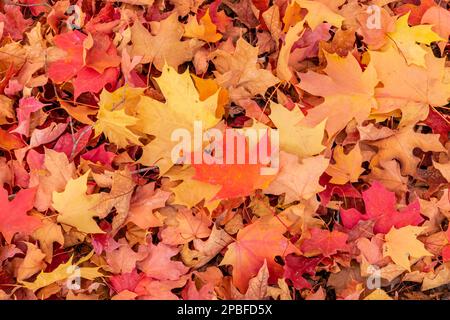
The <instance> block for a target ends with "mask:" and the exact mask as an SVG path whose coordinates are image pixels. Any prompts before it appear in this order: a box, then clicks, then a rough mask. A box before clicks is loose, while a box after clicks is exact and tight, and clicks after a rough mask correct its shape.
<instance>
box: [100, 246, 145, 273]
mask: <svg viewBox="0 0 450 320" xmlns="http://www.w3.org/2000/svg"><path fill="white" fill-rule="evenodd" d="M145 256H146V253H145V252H135V251H133V249H131V248H130V246H129V245H128V242H127V241H126V240H123V239H120V240H119V247H118V248H117V249H115V250H112V251H108V252H106V262H107V263H108V266H109V267H110V268H111V271H112V272H113V273H130V272H132V271H133V270H134V269H135V268H136V262H137V261H140V260H142V259H144V258H145Z"/></svg>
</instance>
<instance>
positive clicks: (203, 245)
mask: <svg viewBox="0 0 450 320" xmlns="http://www.w3.org/2000/svg"><path fill="white" fill-rule="evenodd" d="M233 241H234V239H233V238H232V237H231V236H230V235H229V234H228V233H227V232H226V231H225V230H223V229H218V228H217V226H216V225H213V229H212V231H211V234H210V236H209V238H208V239H207V240H206V241H202V240H200V239H194V241H193V244H194V250H190V249H189V246H187V245H185V246H183V249H182V251H181V256H182V258H183V262H184V264H185V265H187V266H190V267H193V268H194V269H198V268H201V267H202V266H204V265H205V264H207V263H208V262H209V261H210V260H211V259H213V258H214V257H215V256H216V255H217V254H218V253H219V252H220V251H221V250H222V249H223V248H225V247H226V246H228V245H229V244H230V243H232V242H233Z"/></svg>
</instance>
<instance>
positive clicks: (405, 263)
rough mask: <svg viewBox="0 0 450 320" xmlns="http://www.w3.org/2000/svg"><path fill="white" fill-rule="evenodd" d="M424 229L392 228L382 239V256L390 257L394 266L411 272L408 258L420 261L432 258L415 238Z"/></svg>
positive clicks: (411, 227)
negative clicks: (383, 241)
mask: <svg viewBox="0 0 450 320" xmlns="http://www.w3.org/2000/svg"><path fill="white" fill-rule="evenodd" d="M424 229H425V228H424V227H413V226H406V227H403V228H400V229H396V228H395V227H392V228H391V230H390V231H389V232H388V233H387V234H386V235H385V237H384V240H385V243H384V245H383V256H384V257H387V256H389V257H391V259H392V261H394V263H395V264H397V265H399V266H401V267H403V268H405V269H406V270H408V271H411V263H410V261H409V258H410V257H411V258H415V259H420V258H422V257H432V256H433V254H432V253H430V252H428V251H427V250H426V249H425V246H424V244H423V243H422V242H420V241H419V240H417V236H418V235H419V234H420V233H421V232H422V231H423V230H424Z"/></svg>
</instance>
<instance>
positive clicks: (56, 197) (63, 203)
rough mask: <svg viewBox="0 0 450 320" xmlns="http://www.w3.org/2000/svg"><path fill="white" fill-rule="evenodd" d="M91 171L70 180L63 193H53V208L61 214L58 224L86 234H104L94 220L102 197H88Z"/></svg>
mask: <svg viewBox="0 0 450 320" xmlns="http://www.w3.org/2000/svg"><path fill="white" fill-rule="evenodd" d="M88 176H89V171H88V172H86V173H85V174H84V175H82V176H81V177H78V178H76V179H70V180H69V181H68V182H67V184H66V187H65V189H64V191H63V192H56V191H54V192H53V202H52V206H53V208H55V210H56V211H58V212H59V215H58V218H57V220H58V222H59V223H64V224H67V225H70V226H72V227H75V228H77V229H78V230H79V231H81V232H85V233H103V231H102V229H100V228H99V227H98V225H97V223H96V222H95V220H94V219H93V217H95V216H97V212H96V211H95V207H96V206H97V205H98V203H99V201H100V199H101V196H100V195H99V194H91V195H87V194H86V191H87V180H88Z"/></svg>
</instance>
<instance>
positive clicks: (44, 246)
mask: <svg viewBox="0 0 450 320" xmlns="http://www.w3.org/2000/svg"><path fill="white" fill-rule="evenodd" d="M41 221H42V225H41V226H40V227H38V228H37V229H36V230H35V231H34V232H33V238H34V239H36V240H37V241H39V247H40V249H41V250H42V252H43V253H44V254H45V261H46V262H49V263H50V262H51V261H52V258H53V244H54V243H55V242H57V243H59V244H60V245H61V246H63V245H64V235H63V232H62V229H61V226H60V225H58V224H56V223H55V222H53V221H52V220H51V219H48V218H44V216H42V220H41Z"/></svg>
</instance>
